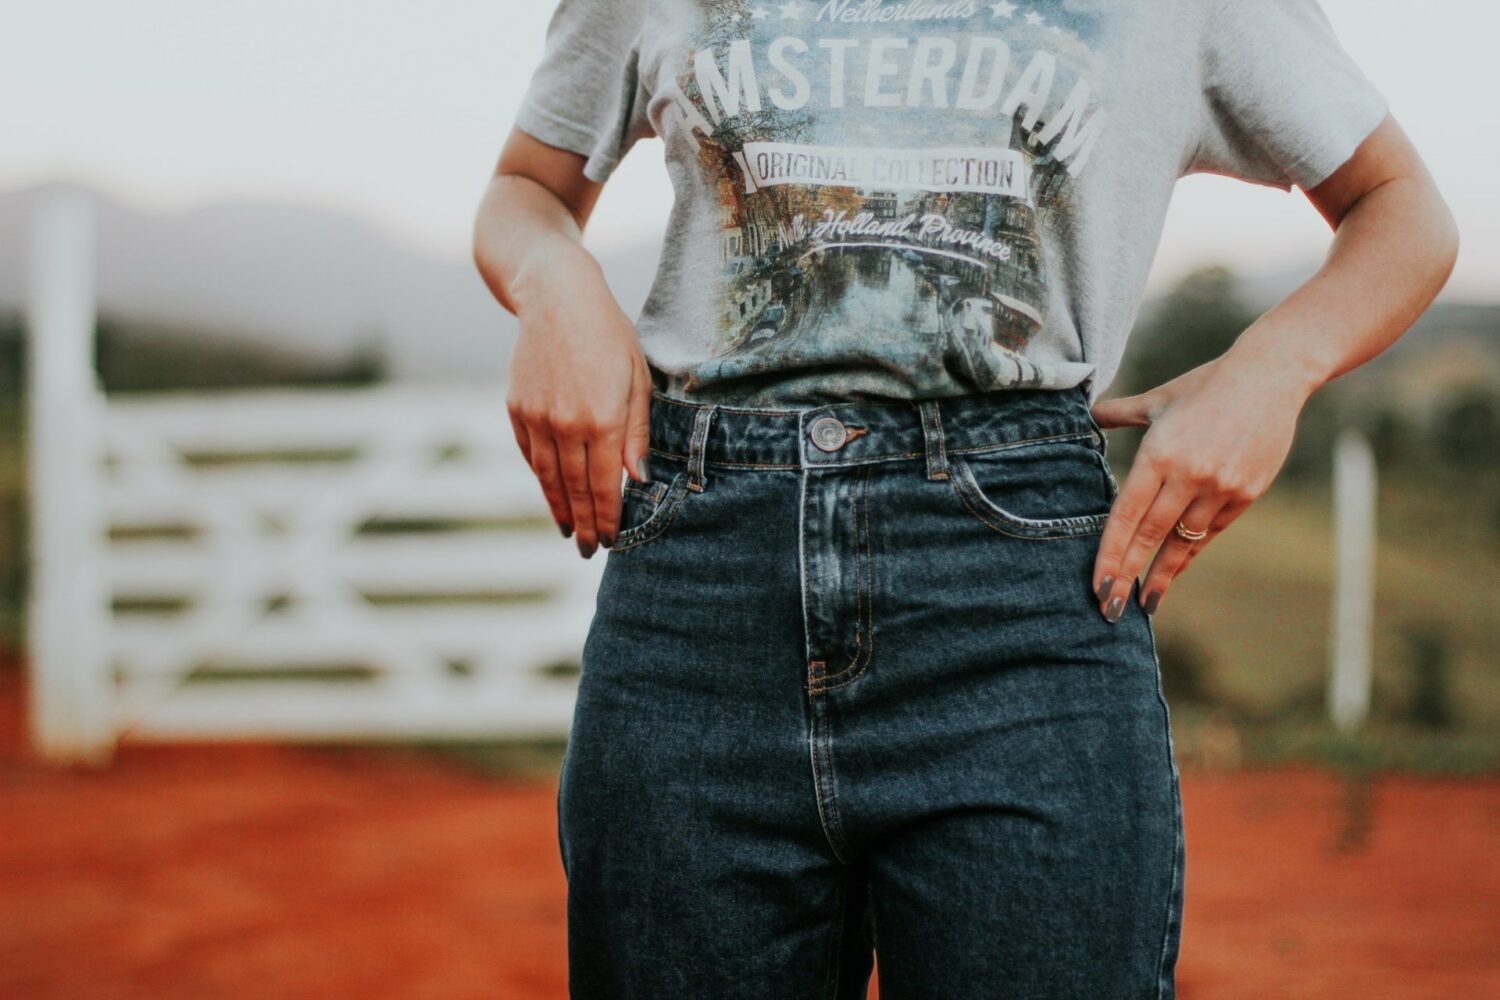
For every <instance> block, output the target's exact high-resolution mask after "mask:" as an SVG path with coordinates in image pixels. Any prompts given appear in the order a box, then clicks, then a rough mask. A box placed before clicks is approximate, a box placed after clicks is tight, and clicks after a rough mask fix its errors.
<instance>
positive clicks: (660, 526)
mask: <svg viewBox="0 0 1500 1000" xmlns="http://www.w3.org/2000/svg"><path fill="white" fill-rule="evenodd" d="M677 475H678V476H682V475H685V473H680V472H679V473H678V474H677ZM676 483H677V480H676V478H674V479H673V485H674V486H675V485H676ZM676 494H677V495H676V499H673V490H672V488H671V487H669V488H668V490H667V493H666V495H664V496H663V497H662V499H661V502H660V503H659V504H657V507H656V510H654V511H653V512H652V513H651V516H650V517H648V518H646V520H644V521H642V522H641V523H640V524H638V525H636V526H635V527H634V528H627V529H626V530H625V531H622V532H620V533H619V534H618V535H616V536H615V544H613V545H611V546H610V547H609V551H611V552H628V551H630V550H631V549H633V548H635V547H636V546H638V545H644V544H646V543H647V542H649V541H651V540H652V539H653V538H657V537H659V536H660V535H661V533H662V532H664V531H666V530H667V529H668V528H669V527H671V526H672V522H673V521H675V520H676V519H677V514H678V512H679V511H681V510H682V505H683V502H684V501H685V500H686V499H687V487H686V486H683V487H681V488H680V489H678V490H677V491H676ZM663 504H669V505H670V506H671V509H670V510H668V511H666V512H663V511H662V509H661V508H662V505H663ZM622 541H623V544H621V543H622Z"/></svg>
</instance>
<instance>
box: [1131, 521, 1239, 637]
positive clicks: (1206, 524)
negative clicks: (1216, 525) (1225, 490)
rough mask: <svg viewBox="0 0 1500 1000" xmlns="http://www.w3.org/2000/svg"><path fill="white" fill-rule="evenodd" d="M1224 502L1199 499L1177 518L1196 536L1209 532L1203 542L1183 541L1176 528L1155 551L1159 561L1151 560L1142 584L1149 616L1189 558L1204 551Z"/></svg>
mask: <svg viewBox="0 0 1500 1000" xmlns="http://www.w3.org/2000/svg"><path fill="white" fill-rule="evenodd" d="M1225 502H1226V501H1225V500H1224V498H1223V497H1221V496H1217V495H1213V496H1200V497H1198V498H1197V499H1195V500H1193V501H1192V502H1191V503H1189V504H1188V505H1187V509H1186V510H1184V511H1183V512H1182V516H1181V517H1179V518H1178V521H1179V522H1181V524H1182V525H1183V527H1185V528H1187V530H1188V531H1190V532H1192V533H1193V534H1197V533H1198V532H1200V531H1201V532H1207V534H1205V535H1204V537H1202V538H1200V539H1190V538H1183V537H1182V536H1181V535H1179V534H1178V533H1177V530H1176V525H1175V524H1174V525H1173V528H1172V531H1171V532H1170V533H1169V534H1168V535H1167V538H1166V541H1164V542H1163V543H1162V546H1161V548H1159V549H1157V550H1156V558H1155V559H1153V560H1151V568H1150V569H1148V570H1147V571H1146V578H1145V582H1143V583H1142V584H1141V597H1140V601H1141V607H1142V608H1144V609H1145V610H1146V614H1148V615H1154V614H1156V609H1157V607H1158V606H1159V605H1160V604H1161V599H1162V598H1163V597H1164V596H1166V593H1167V588H1168V587H1169V586H1171V584H1172V581H1173V579H1175V578H1176V576H1177V574H1178V573H1179V572H1181V571H1182V568H1183V567H1184V566H1185V565H1187V559H1188V554H1189V553H1190V552H1192V551H1193V549H1195V548H1201V547H1202V546H1203V545H1206V544H1207V543H1208V540H1209V537H1210V536H1211V535H1212V529H1211V527H1210V526H1211V525H1212V524H1213V521H1214V518H1215V517H1216V516H1217V515H1218V513H1219V511H1220V510H1222V509H1223V507H1224V505H1225Z"/></svg>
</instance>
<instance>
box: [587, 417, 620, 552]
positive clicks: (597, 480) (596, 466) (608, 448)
mask: <svg viewBox="0 0 1500 1000" xmlns="http://www.w3.org/2000/svg"><path fill="white" fill-rule="evenodd" d="M624 439H625V432H624V428H623V427H621V426H619V425H618V424H617V425H615V426H614V427H613V428H609V429H604V430H603V431H602V433H601V434H600V435H599V436H598V437H596V438H594V439H593V440H592V441H590V442H589V443H588V446H587V449H586V450H587V453H588V463H589V489H590V491H591V492H592V494H593V496H592V502H593V508H594V529H595V530H596V531H597V532H598V533H599V544H600V545H603V546H604V547H605V548H609V547H610V546H611V545H613V544H615V533H616V532H617V531H619V528H620V493H621V482H620V450H621V448H622V447H623V441H624Z"/></svg>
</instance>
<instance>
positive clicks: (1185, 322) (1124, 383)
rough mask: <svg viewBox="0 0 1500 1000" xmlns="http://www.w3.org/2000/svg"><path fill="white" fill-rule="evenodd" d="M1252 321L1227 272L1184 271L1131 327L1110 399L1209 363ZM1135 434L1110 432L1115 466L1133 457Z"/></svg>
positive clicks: (1236, 282)
mask: <svg viewBox="0 0 1500 1000" xmlns="http://www.w3.org/2000/svg"><path fill="white" fill-rule="evenodd" d="M1254 321H1255V312H1254V310H1252V309H1251V308H1250V307H1249V306H1248V305H1246V304H1245V303H1244V301H1243V300H1242V299H1241V297H1240V289H1239V279H1238V278H1237V277H1236V276H1235V274H1234V272H1233V271H1231V270H1230V269H1229V268H1227V267H1224V266H1222V265H1217V264H1215V265H1210V266H1208V267H1202V268H1199V269H1197V270H1195V271H1192V272H1190V273H1189V274H1188V275H1186V276H1185V277H1184V278H1183V279H1182V280H1181V281H1179V282H1178V283H1177V285H1176V286H1174V287H1173V288H1172V289H1171V290H1170V291H1169V292H1167V293H1166V295H1164V296H1163V297H1162V298H1161V299H1159V300H1158V301H1157V302H1156V303H1155V304H1154V306H1153V307H1152V308H1151V309H1149V310H1148V311H1147V312H1146V313H1145V314H1144V315H1143V317H1142V318H1141V320H1140V321H1139V322H1137V323H1136V326H1135V329H1134V331H1132V333H1131V336H1130V349H1129V351H1128V352H1127V353H1126V355H1125V359H1124V363H1123V364H1122V366H1121V372H1120V378H1119V379H1118V380H1116V383H1115V387H1114V391H1112V392H1111V393H1110V395H1111V396H1130V395H1135V394H1136V393H1141V392H1145V391H1147V390H1148V389H1153V388H1155V387H1156V386H1158V385H1161V384H1162V383H1163V382H1170V381H1171V380H1172V379H1174V378H1176V377H1177V376H1179V375H1181V374H1183V373H1184V372H1187V371H1190V370H1192V369H1194V368H1196V367H1198V366H1199V365H1201V364H1203V363H1205V362H1207V361H1212V360H1213V359H1214V358H1217V357H1218V356H1219V355H1221V354H1223V353H1224V352H1225V351H1226V350H1228V349H1229V346H1230V345H1231V344H1233V343H1234V341H1235V339H1236V338H1237V337H1238V336H1239V335H1240V334H1241V333H1242V332H1243V331H1244V329H1245V327H1247V326H1249V325H1250V324H1251V323H1252V322H1254ZM1141 433H1142V432H1141V431H1138V430H1132V431H1128V432H1125V433H1122V432H1121V431H1111V432H1110V458H1111V459H1112V460H1113V459H1118V460H1119V463H1120V468H1124V467H1128V466H1129V464H1130V461H1131V459H1132V458H1134V456H1135V450H1136V448H1137V447H1138V446H1139V444H1140V439H1141Z"/></svg>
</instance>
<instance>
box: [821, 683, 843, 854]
mask: <svg viewBox="0 0 1500 1000" xmlns="http://www.w3.org/2000/svg"><path fill="white" fill-rule="evenodd" d="M816 715H817V718H818V727H817V732H818V741H817V743H818V750H819V752H820V754H821V757H822V763H823V766H822V767H821V768H820V769H819V771H818V787H819V797H820V798H822V797H823V791H822V790H823V789H825V788H826V789H827V796H826V802H827V807H828V812H827V815H826V817H825V820H826V826H825V832H826V833H827V835H828V846H829V848H831V849H832V851H833V856H834V857H835V858H838V859H839V861H841V862H843V863H844V864H848V863H849V857H848V849H849V842H848V841H847V840H846V839H845V838H844V821H843V820H842V819H841V818H840V817H839V804H838V786H837V783H836V782H835V781H834V778H833V730H832V729H831V728H830V726H829V725H828V709H827V705H826V703H825V704H824V705H823V706H822V707H820V708H818V709H817V710H816ZM818 811H819V813H820V814H822V812H823V809H822V806H821V805H820V806H819V809H818Z"/></svg>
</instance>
